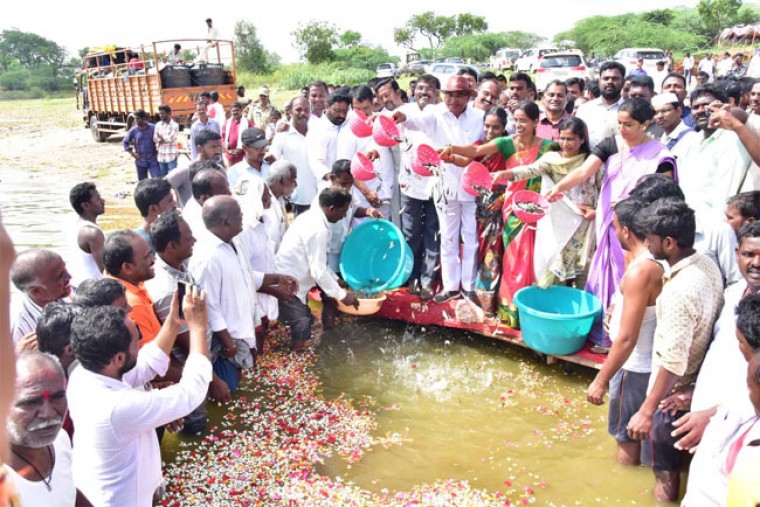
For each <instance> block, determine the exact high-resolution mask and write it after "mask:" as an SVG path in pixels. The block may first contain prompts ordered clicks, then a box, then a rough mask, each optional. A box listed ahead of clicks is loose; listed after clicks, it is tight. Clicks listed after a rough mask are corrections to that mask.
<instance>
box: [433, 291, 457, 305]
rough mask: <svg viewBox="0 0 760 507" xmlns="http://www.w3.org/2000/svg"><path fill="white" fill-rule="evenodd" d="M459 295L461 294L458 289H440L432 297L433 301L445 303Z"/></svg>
mask: <svg viewBox="0 0 760 507" xmlns="http://www.w3.org/2000/svg"><path fill="white" fill-rule="evenodd" d="M459 296H461V294H460V293H459V291H458V290H450V291H448V292H443V291H441V292H439V293H438V294H436V295H435V297H433V303H438V304H440V303H445V302H446V301H451V300H452V299H457V298H458V297H459Z"/></svg>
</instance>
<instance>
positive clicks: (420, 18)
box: [393, 11, 488, 49]
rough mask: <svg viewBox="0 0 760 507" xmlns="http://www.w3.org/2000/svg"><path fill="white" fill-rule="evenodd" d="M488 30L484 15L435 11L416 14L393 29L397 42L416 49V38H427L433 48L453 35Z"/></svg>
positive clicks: (438, 46)
mask: <svg viewBox="0 0 760 507" xmlns="http://www.w3.org/2000/svg"><path fill="white" fill-rule="evenodd" d="M486 30H488V23H487V22H486V19H485V18H484V17H482V16H475V15H473V14H470V13H462V14H457V15H455V16H438V15H437V14H436V13H435V12H433V11H425V12H423V13H422V14H415V15H413V16H412V17H411V18H409V20H408V21H407V22H406V24H405V25H404V26H400V27H396V28H394V29H393V40H394V41H395V42H396V44H399V45H401V46H405V47H408V48H409V49H415V39H416V38H417V37H423V38H424V39H427V42H428V45H429V46H430V48H432V49H437V48H440V47H441V45H442V44H443V43H444V41H445V40H446V39H447V38H449V37H452V36H462V35H471V34H474V33H482V32H485V31H486Z"/></svg>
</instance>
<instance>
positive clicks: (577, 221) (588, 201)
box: [494, 116, 596, 288]
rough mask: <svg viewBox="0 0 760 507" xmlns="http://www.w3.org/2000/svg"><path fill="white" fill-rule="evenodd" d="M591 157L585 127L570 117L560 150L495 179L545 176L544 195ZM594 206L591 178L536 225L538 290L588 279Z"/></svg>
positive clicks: (562, 128)
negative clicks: (586, 276)
mask: <svg viewBox="0 0 760 507" xmlns="http://www.w3.org/2000/svg"><path fill="white" fill-rule="evenodd" d="M590 152H591V149H590V146H589V140H588V129H587V128H586V124H585V123H584V121H583V120H581V119H580V118H575V117H572V116H571V117H569V118H565V119H564V120H562V121H561V122H560V124H559V151H549V152H547V153H545V154H544V155H543V156H542V157H541V158H539V159H538V160H536V161H535V162H533V163H532V164H529V165H525V166H519V167H515V168H513V169H507V170H505V171H501V172H500V173H497V174H495V175H494V179H495V180H500V179H506V180H508V181H520V180H527V179H531V178H536V177H541V178H542V184H541V191H542V192H546V191H548V190H549V189H550V188H551V187H552V186H554V184H555V183H557V182H558V181H560V180H561V179H562V178H564V177H565V176H567V175H568V174H569V173H570V172H571V171H573V170H575V169H577V168H578V167H580V166H581V165H582V164H583V162H584V161H585V160H586V158H587V157H588V156H589V153H590ZM595 204H596V187H595V181H594V179H593V178H590V179H588V180H587V181H585V182H583V183H582V184H580V185H578V186H577V187H575V188H572V189H570V190H568V191H567V193H566V194H565V196H564V197H563V198H562V199H560V200H558V201H557V202H555V203H554V204H552V208H551V213H549V214H548V215H547V216H546V217H545V218H544V219H543V220H541V221H540V222H539V223H538V224H537V230H536V249H535V254H534V269H535V274H536V278H537V280H536V284H537V285H538V286H539V287H542V288H546V287H549V286H551V285H554V284H556V283H563V282H564V283H570V282H573V281H576V282H579V281H581V282H583V283H585V277H584V274H585V271H586V267H587V264H588V259H589V255H590V253H591V249H593V238H594V236H593V233H594V230H593V229H594V228H593V223H594V216H595V213H596V212H595V209H594V207H595ZM581 286H582V285H581Z"/></svg>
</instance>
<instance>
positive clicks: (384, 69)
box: [375, 63, 399, 77]
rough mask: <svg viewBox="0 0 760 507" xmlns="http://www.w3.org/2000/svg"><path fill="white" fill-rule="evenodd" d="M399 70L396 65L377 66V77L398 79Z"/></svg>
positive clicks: (383, 64)
mask: <svg viewBox="0 0 760 507" xmlns="http://www.w3.org/2000/svg"><path fill="white" fill-rule="evenodd" d="M398 75H399V68H398V67H396V64H395V63H381V64H380V65H378V66H377V70H376V71H375V76H377V77H398Z"/></svg>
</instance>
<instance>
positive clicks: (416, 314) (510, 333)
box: [309, 288, 607, 368]
mask: <svg viewBox="0 0 760 507" xmlns="http://www.w3.org/2000/svg"><path fill="white" fill-rule="evenodd" d="M385 295H386V297H387V299H386V300H385V302H384V303H383V306H382V308H381V309H380V311H379V312H378V313H377V314H375V315H374V316H375V317H382V318H386V319H393V320H402V321H404V322H410V323H412V324H417V325H420V326H442V327H449V328H455V329H464V330H467V331H472V332H473V333H478V334H481V335H483V336H488V337H491V338H496V339H498V340H502V341H505V342H509V343H513V344H515V345H519V346H522V347H527V345H526V344H525V343H524V342H523V341H522V338H521V336H520V331H518V330H515V329H511V328H509V327H507V326H505V325H503V324H501V322H500V321H498V320H495V319H491V320H488V321H486V322H485V323H483V324H464V323H461V322H459V321H457V320H456V317H455V314H454V308H455V305H456V300H454V301H448V302H446V303H442V304H436V303H433V302H432V301H421V300H420V298H419V297H417V296H415V295H413V294H410V293H409V292H408V291H407V290H406V289H405V288H402V289H396V290H394V291H388V292H386V293H385ZM309 298H310V299H313V300H315V301H319V300H320V297H319V291H318V290H316V289H313V290H312V291H311V292H309ZM591 346H592V343H591V342H590V341H587V342H586V344H585V345H584V347H583V349H581V350H580V351H579V352H576V353H575V354H572V355H570V356H557V357H560V358H562V359H565V360H567V361H570V362H573V363H576V364H582V365H585V366H589V367H597V368H598V365H600V364H602V363H603V362H604V360H605V359H606V358H607V356H606V355H605V354H595V353H593V352H591Z"/></svg>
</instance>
